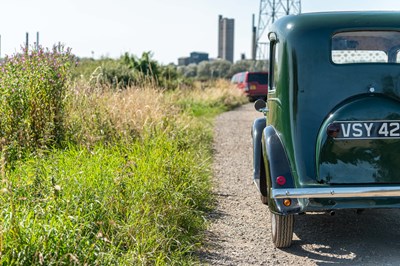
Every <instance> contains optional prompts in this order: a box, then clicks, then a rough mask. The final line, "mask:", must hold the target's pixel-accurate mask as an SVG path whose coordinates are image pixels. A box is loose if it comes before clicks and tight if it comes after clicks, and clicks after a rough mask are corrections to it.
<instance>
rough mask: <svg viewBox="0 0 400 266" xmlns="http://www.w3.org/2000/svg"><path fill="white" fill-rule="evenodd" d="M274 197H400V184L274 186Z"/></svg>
mask: <svg viewBox="0 0 400 266" xmlns="http://www.w3.org/2000/svg"><path fill="white" fill-rule="evenodd" d="M271 195H272V198H274V199H288V198H289V199H306V198H374V197H400V186H385V187H383V186H381V187H331V188H329V187H321V188H317V187H314V188H275V189H274V188H273V189H272V193H271Z"/></svg>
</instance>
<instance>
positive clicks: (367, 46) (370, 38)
mask: <svg viewBox="0 0 400 266" xmlns="http://www.w3.org/2000/svg"><path fill="white" fill-rule="evenodd" d="M399 51H400V32H398V31H352V32H340V33H337V34H335V35H334V36H333V37H332V53H331V55H332V62H333V63H335V64H357V63H397V64H398V63H400V55H399Z"/></svg>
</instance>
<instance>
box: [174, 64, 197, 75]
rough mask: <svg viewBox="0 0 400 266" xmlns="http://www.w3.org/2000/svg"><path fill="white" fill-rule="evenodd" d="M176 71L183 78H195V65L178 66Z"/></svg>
mask: <svg viewBox="0 0 400 266" xmlns="http://www.w3.org/2000/svg"><path fill="white" fill-rule="evenodd" d="M177 71H178V73H179V74H180V75H182V76H183V77H185V78H195V77H196V76H197V65H196V64H190V65H188V66H179V67H178V69H177Z"/></svg>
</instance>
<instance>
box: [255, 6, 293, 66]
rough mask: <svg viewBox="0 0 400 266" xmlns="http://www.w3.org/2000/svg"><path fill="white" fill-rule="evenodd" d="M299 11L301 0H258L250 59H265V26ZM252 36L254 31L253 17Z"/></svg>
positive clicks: (266, 42)
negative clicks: (257, 14) (257, 13)
mask: <svg viewBox="0 0 400 266" xmlns="http://www.w3.org/2000/svg"><path fill="white" fill-rule="evenodd" d="M300 13H301V0H260V10H259V16H258V27H257V32H256V38H254V37H253V47H252V57H253V58H252V59H253V60H254V59H258V60H265V59H267V57H268V56H267V44H268V36H267V34H268V30H267V28H268V27H269V26H270V25H271V24H272V23H274V22H275V21H276V20H277V19H278V18H280V17H283V16H286V15H290V14H300ZM252 31H253V36H254V31H255V25H254V17H253V27H252ZM254 39H255V41H254Z"/></svg>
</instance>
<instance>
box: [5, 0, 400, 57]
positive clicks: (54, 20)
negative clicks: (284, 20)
mask: <svg viewBox="0 0 400 266" xmlns="http://www.w3.org/2000/svg"><path fill="white" fill-rule="evenodd" d="M259 7H260V0H113V1H107V0H68V1H67V0H34V1H33V0H3V1H2V2H1V4H0V9H1V11H2V12H1V15H0V35H1V51H0V56H1V57H4V56H5V55H12V54H14V53H17V52H20V51H21V46H23V45H24V44H25V40H26V33H28V34H29V44H30V45H33V44H34V42H36V34H37V32H39V44H40V45H42V46H43V47H52V46H53V45H54V44H57V43H62V44H64V45H65V46H66V47H70V48H72V52H73V53H74V54H75V55H77V56H78V57H94V58H100V57H111V58H118V57H119V56H121V55H122V54H124V53H125V52H128V53H129V54H133V55H135V56H139V57H140V56H141V54H142V53H143V52H151V53H152V55H153V59H155V60H157V61H158V62H160V63H161V64H164V65H166V64H169V63H175V64H177V61H178V58H179V57H185V56H189V55H190V53H191V52H193V51H196V52H205V53H208V54H209V57H210V58H215V57H217V51H218V50H217V49H218V15H222V16H223V17H227V18H233V19H235V43H234V47H235V48H234V49H235V55H234V57H235V60H239V59H240V56H241V54H245V56H246V57H247V58H250V57H251V34H252V33H251V27H252V15H253V14H255V16H256V23H257V21H258V13H259ZM301 10H302V13H308V12H321V11H356V10H400V1H399V0H331V1H329V0H302V3H301ZM256 26H257V25H256Z"/></svg>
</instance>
